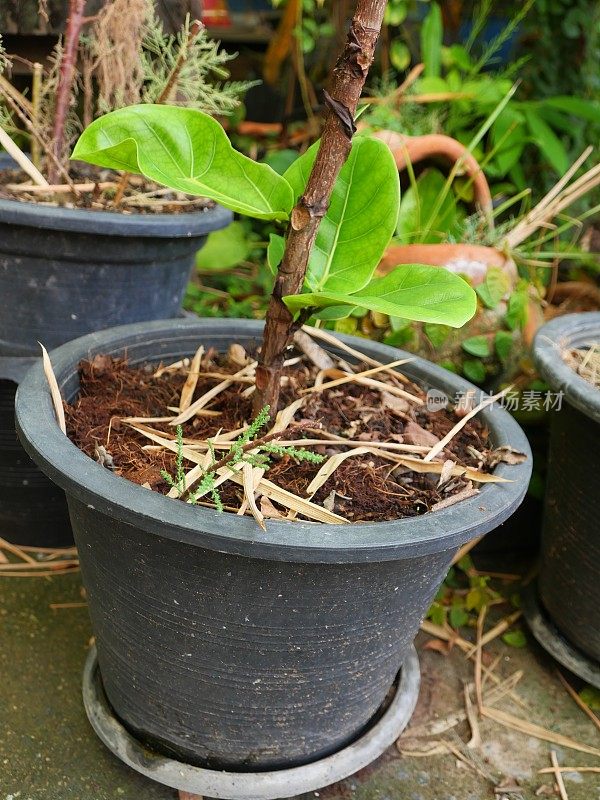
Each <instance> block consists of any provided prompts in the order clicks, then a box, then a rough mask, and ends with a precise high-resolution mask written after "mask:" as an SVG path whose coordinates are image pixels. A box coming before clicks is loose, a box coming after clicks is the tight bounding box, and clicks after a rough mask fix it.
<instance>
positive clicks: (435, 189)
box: [396, 169, 457, 244]
mask: <svg viewBox="0 0 600 800" xmlns="http://www.w3.org/2000/svg"><path fill="white" fill-rule="evenodd" d="M445 185H446V178H445V177H444V176H443V175H442V173H441V172H440V171H439V170H437V169H427V170H425V172H423V174H422V175H420V176H419V178H418V180H417V182H416V184H415V185H414V186H410V187H409V188H408V189H407V190H406V191H405V192H404V194H403V196H402V201H401V203H400V212H399V214H398V223H397V226H396V234H397V236H398V238H399V240H400V241H401V242H405V243H408V244H410V243H411V242H414V241H416V242H419V243H420V244H432V243H437V242H440V241H442V240H444V239H445V236H444V234H446V233H449V232H450V230H451V229H452V227H453V226H454V224H455V223H456V219H457V212H456V199H455V197H454V195H453V194H452V192H451V191H450V192H448V193H447V194H446V196H445V198H444V200H443V202H442V205H441V207H440V209H439V211H438V213H437V214H436V216H435V219H433V220H432V222H431V225H430V232H429V233H427V234H425V235H423V228H424V227H425V223H426V221H427V220H428V219H429V217H430V215H431V212H432V210H433V209H434V208H435V207H436V205H437V200H438V197H439V196H440V194H441V192H442V191H443V189H444V186H445Z"/></svg>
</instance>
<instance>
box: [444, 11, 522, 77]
mask: <svg viewBox="0 0 600 800" xmlns="http://www.w3.org/2000/svg"><path fill="white" fill-rule="evenodd" d="M508 23H509V20H508V19H507V18H506V17H489V18H488V20H487V22H486V24H485V26H484V28H483V30H482V31H481V33H480V34H479V36H478V37H477V39H475V46H474V50H475V52H481V51H482V50H484V49H485V47H486V46H487V45H488V44H489V43H490V42H492V41H493V40H494V39H495V38H496V37H497V36H499V34H501V33H502V31H503V30H504V29H505V28H506V26H507V25H508ZM472 29H473V21H472V20H470V19H469V20H465V21H464V22H462V23H461V26H460V29H459V35H458V41H459V42H466V41H467V39H468V38H469V36H470V35H471V30H472ZM520 33H521V26H520V25H517V27H516V28H515V30H514V31H513V32H512V33H511V35H510V36H509V37H508V38H507V40H506V41H505V42H503V44H502V46H501V47H499V48H498V50H497V51H496V52H495V53H494V55H493V56H492V60H491V62H490V64H489V65H488V66H487V67H485V68H484V71H485V70H486V69H489V68H490V67H497V66H498V65H499V64H501V65H503V66H506V65H507V64H508V63H509V62H510V61H511V57H512V55H513V51H514V49H515V47H516V44H517V41H518V39H519V36H520Z"/></svg>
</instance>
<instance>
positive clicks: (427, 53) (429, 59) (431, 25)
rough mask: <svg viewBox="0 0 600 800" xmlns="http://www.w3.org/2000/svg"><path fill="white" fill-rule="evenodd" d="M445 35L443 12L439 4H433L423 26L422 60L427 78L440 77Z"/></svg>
mask: <svg viewBox="0 0 600 800" xmlns="http://www.w3.org/2000/svg"><path fill="white" fill-rule="evenodd" d="M443 35H444V30H443V27H442V12H441V10H440V7H439V5H438V4H437V3H432V4H431V9H430V11H429V14H427V16H426V17H425V19H424V20H423V24H422V25H421V58H422V59H423V63H424V64H425V77H427V78H438V77H439V75H440V72H441V67H442V38H443Z"/></svg>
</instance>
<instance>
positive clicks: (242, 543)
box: [16, 320, 530, 772]
mask: <svg viewBox="0 0 600 800" xmlns="http://www.w3.org/2000/svg"><path fill="white" fill-rule="evenodd" d="M261 332H262V324H261V323H258V322H254V321H249V320H245V321H236V320H202V321H190V320H174V321H165V322H157V323H146V324H144V325H130V326H126V327H122V328H115V329H113V330H111V331H105V332H102V333H98V334H94V335H91V336H86V337H84V338H82V339H79V340H77V341H75V342H71V343H69V344H67V345H64V346H63V347H60V348H58V349H57V350H55V351H54V352H53V353H52V354H51V358H52V363H53V366H54V370H55V373H56V376H57V379H58V382H59V385H60V386H61V390H62V392H63V396H64V397H66V398H69V399H73V398H74V397H75V396H76V395H77V391H78V372H77V367H78V364H79V362H80V360H81V359H84V358H90V357H93V356H94V355H95V354H98V353H107V354H111V355H123V354H124V353H125V352H126V353H127V356H128V358H129V361H130V363H133V364H139V363H144V362H151V363H157V362H159V361H163V362H165V363H169V362H171V361H174V360H177V359H179V358H181V357H182V356H184V355H191V354H193V353H194V352H195V350H196V348H197V347H198V345H199V343H203V344H204V345H205V346H206V347H209V346H213V347H216V348H217V349H218V350H221V351H225V350H226V349H227V347H228V345H229V344H231V343H232V342H240V343H241V344H243V345H246V346H247V347H250V346H252V345H253V344H256V343H257V342H258V341H259V337H260V335H261ZM340 338H341V339H343V340H344V341H346V342H348V343H351V344H352V345H353V346H354V347H356V348H359V349H361V350H363V352H365V353H366V354H368V355H369V356H371V357H373V358H377V359H379V360H381V361H386V362H389V361H393V360H395V359H397V358H399V357H401V356H402V355H403V354H402V353H401V352H399V351H397V350H395V349H393V348H390V347H386V346H384V345H380V344H376V343H373V342H367V341H365V340H362V339H360V340H359V339H356V338H354V337H340ZM346 357H347V356H346ZM406 370H407V372H409V374H410V375H411V376H412V377H413V378H414V379H415V380H418V381H420V382H422V383H423V384H425V385H428V386H433V387H436V388H439V389H441V390H443V391H446V392H447V393H448V394H451V395H454V394H455V393H456V392H459V391H465V390H466V389H468V388H470V384H468V383H467V382H466V381H464V380H462V379H461V378H458V377H457V376H455V375H453V374H451V373H449V372H446V371H445V370H443V369H440V368H439V367H436V366H435V365H433V364H430V363H428V362H426V361H424V360H422V359H419V358H416V359H414V360H413V361H412V362H411V363H410V364H409V365H407V366H406ZM16 409H17V427H18V431H19V436H20V438H21V441H22V443H23V445H24V447H25V448H26V450H27V451H28V452H29V453H30V455H31V456H32V458H33V459H34V460H35V461H36V463H37V464H38V465H39V466H40V468H41V469H43V470H44V471H45V472H46V473H47V474H48V476H49V477H50V478H51V479H52V480H54V481H55V482H56V483H57V484H58V485H59V486H61V487H62V488H63V489H64V490H65V491H66V494H67V498H68V502H69V510H70V514H71V522H72V524H73V530H74V533H75V540H76V543H77V546H78V548H79V554H80V559H81V569H82V575H83V580H84V583H85V586H86V588H87V593H88V600H89V608H90V614H91V617H92V623H93V628H94V633H95V636H96V643H97V648H98V662H99V667H100V672H101V675H102V682H103V686H104V690H105V691H106V695H107V697H108V701H109V702H110V704H111V706H112V708H113V709H114V711H115V712H116V715H117V716H118V717H119V718H120V719H121V720H122V721H123V723H124V724H125V726H126V727H127V728H128V729H129V731H130V732H132V733H133V734H134V735H135V736H136V737H137V738H138V739H139V740H141V741H143V742H146V743H148V744H150V745H152V746H153V747H155V748H157V749H158V750H159V751H160V752H162V753H164V754H166V755H167V756H170V757H175V758H177V759H179V760H182V761H186V762H188V763H189V764H192V765H196V766H200V767H209V768H213V769H214V768H217V769H227V770H234V771H246V772H247V771H260V770H270V769H280V768H287V767H292V766H297V765H302V764H306V763H308V762H311V761H313V760H315V759H320V758H323V757H325V756H327V755H329V754H330V753H333V752H334V751H336V750H339V749H340V748H343V747H344V746H345V745H347V744H349V743H350V742H352V741H353V740H354V739H356V737H357V736H359V735H360V734H361V732H362V731H363V729H364V728H365V726H366V725H367V724H368V723H369V721H370V720H371V719H372V717H373V715H374V714H375V712H376V711H377V709H378V708H379V707H380V706H381V704H382V702H383V700H384V698H385V696H386V693H387V692H388V690H389V689H390V686H391V685H392V682H393V680H394V678H395V676H396V674H397V672H398V670H399V668H400V666H401V665H402V663H403V661H404V659H405V657H406V655H407V654H408V653H409V651H410V647H411V643H412V641H413V639H414V636H415V634H416V632H417V629H418V627H419V624H420V622H421V620H422V619H423V616H424V615H425V613H426V611H427V609H428V607H429V604H430V603H431V600H432V598H433V596H434V595H435V592H436V591H437V589H438V587H439V585H440V583H441V581H442V580H443V578H444V575H445V574H446V572H447V569H448V567H449V564H450V561H451V559H452V557H453V555H454V554H455V552H456V549H457V548H458V547H459V546H460V545H462V544H464V543H465V542H467V541H469V540H470V539H472V538H473V537H475V536H477V535H479V534H482V533H486V532H488V531H489V530H491V529H493V528H494V527H496V526H497V525H499V524H501V523H502V522H503V520H505V519H506V518H507V517H508V516H510V514H512V513H513V511H514V510H515V509H516V508H517V506H518V505H519V503H520V502H521V500H522V499H523V495H524V493H525V490H526V488H527V483H528V479H529V474H530V463H529V462H530V460H529V459H528V460H527V462H526V463H523V464H521V465H518V466H516V467H509V466H507V465H504V464H501V465H499V466H498V467H497V472H498V474H499V475H502V476H504V477H507V478H509V479H510V482H507V483H502V484H500V483H498V484H484V485H483V487H482V491H481V493H480V494H479V495H477V496H475V497H472V498H470V499H467V500H465V501H463V502H462V503H460V504H456V505H454V506H450V507H448V508H445V509H443V510H441V511H439V512H436V513H432V514H426V515H424V516H422V517H418V518H413V519H404V520H399V521H394V522H382V523H376V524H371V523H369V524H349V525H321V524H313V523H308V522H291V521H289V522H287V521H278V520H269V521H268V522H267V530H266V532H263V531H262V530H261V529H260V528H259V527H258V526H257V525H256V523H255V521H254V520H253V519H252V518H247V517H242V516H236V515H232V514H227V513H224V514H219V513H217V512H216V511H213V510H210V509H206V508H202V507H194V506H191V505H187V504H184V503H181V502H178V501H175V500H169V499H168V498H165V497H163V496H162V495H160V494H157V493H154V492H151V491H148V490H147V489H145V488H143V487H140V486H137V485H135V484H133V483H130V482H128V481H126V480H124V479H123V478H120V477H118V476H116V475H114V474H113V473H111V472H110V471H108V470H106V469H104V468H102V467H101V466H99V465H98V464H97V463H95V462H94V461H93V460H92V459H90V458H88V457H87V456H86V455H85V454H84V453H82V452H81V451H80V450H78V448H77V447H75V445H74V444H73V443H72V442H70V441H69V440H68V439H67V438H66V437H65V436H63V434H62V433H61V432H60V430H59V429H58V427H57V424H56V421H55V418H54V412H53V409H52V404H51V401H50V396H49V393H48V389H47V385H46V381H45V378H44V374H43V370H42V368H41V365H39V364H38V365H36V366H35V367H33V368H32V369H31V370H30V371H29V373H28V374H27V376H26V377H25V379H24V380H23V382H22V383H21V385H20V386H19V389H18V392H17V403H16ZM482 413H483V419H484V421H485V423H486V424H487V425H488V426H489V429H490V431H491V436H492V439H493V442H494V443H495V444H496V445H503V444H506V445H511V446H512V447H515V448H516V449H517V450H521V451H523V452H525V453H527V454H529V446H528V443H527V439H526V438H525V436H524V435H523V433H522V431H521V429H520V428H519V426H518V424H517V423H516V422H515V421H514V420H513V419H512V417H510V415H509V414H507V413H506V412H505V411H504V410H502V409H500V408H497V407H494V408H493V409H486V410H485V411H484V412H482Z"/></svg>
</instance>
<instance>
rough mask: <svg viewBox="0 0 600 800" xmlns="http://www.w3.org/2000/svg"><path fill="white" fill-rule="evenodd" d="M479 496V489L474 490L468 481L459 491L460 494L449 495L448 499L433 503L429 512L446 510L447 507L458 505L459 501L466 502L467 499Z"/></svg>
mask: <svg viewBox="0 0 600 800" xmlns="http://www.w3.org/2000/svg"><path fill="white" fill-rule="evenodd" d="M476 494H479V489H476V488H475V487H474V486H473V484H472V483H471V482H470V481H469V483H468V484H467V486H465V488H464V489H461V491H460V492H457V493H456V494H453V495H450V497H445V498H444V499H443V500H439V501H438V502H437V503H434V504H433V505H432V506H431V511H441V510H442V508H448V507H449V506H453V505H454V504H455V503H460V502H461V500H466V499H467V498H469V497H474V495H476Z"/></svg>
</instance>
